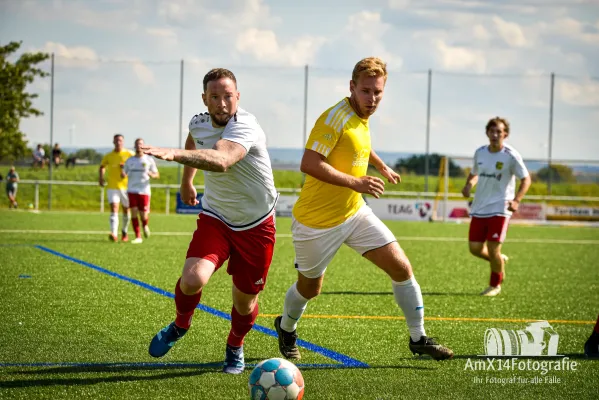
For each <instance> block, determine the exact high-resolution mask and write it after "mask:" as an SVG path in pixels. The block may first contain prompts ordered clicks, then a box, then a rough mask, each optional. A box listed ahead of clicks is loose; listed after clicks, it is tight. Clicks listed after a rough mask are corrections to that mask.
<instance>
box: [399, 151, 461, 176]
mask: <svg viewBox="0 0 599 400" xmlns="http://www.w3.org/2000/svg"><path fill="white" fill-rule="evenodd" d="M441 158H442V156H440V155H439V154H436V153H433V154H429V156H428V165H429V175H438V174H439V167H440V166H441ZM425 164H426V156H425V155H424V154H420V155H413V156H411V157H410V158H401V159H399V160H397V162H396V163H395V169H396V170H398V171H407V172H411V173H414V174H417V175H424V173H425ZM449 176H452V177H456V176H464V171H463V170H462V169H461V168H460V166H459V165H457V164H456V163H454V162H453V161H452V160H451V159H450V160H449Z"/></svg>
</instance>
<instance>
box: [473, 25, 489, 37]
mask: <svg viewBox="0 0 599 400" xmlns="http://www.w3.org/2000/svg"><path fill="white" fill-rule="evenodd" d="M472 36H473V37H474V38H475V39H476V40H481V41H488V40H489V39H491V34H490V33H489V31H488V30H487V28H485V27H484V26H483V25H481V24H476V25H474V26H473V27H472Z"/></svg>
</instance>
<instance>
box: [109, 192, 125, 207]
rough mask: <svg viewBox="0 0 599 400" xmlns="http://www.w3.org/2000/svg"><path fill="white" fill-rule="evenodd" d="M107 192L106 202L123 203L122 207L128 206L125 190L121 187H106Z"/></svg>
mask: <svg viewBox="0 0 599 400" xmlns="http://www.w3.org/2000/svg"><path fill="white" fill-rule="evenodd" d="M106 193H107V194H108V204H114V203H116V204H119V203H123V207H125V208H129V197H128V196H127V191H126V190H121V189H106Z"/></svg>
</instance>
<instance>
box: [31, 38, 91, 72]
mask: <svg viewBox="0 0 599 400" xmlns="http://www.w3.org/2000/svg"><path fill="white" fill-rule="evenodd" d="M39 51H43V52H45V53H54V56H55V60H54V61H55V63H56V65H59V66H63V67H85V68H96V67H97V66H98V55H97V54H96V52H95V51H94V50H93V49H91V48H89V47H86V46H71V47H68V46H66V45H64V44H62V43H56V42H46V44H45V45H44V47H42V48H41V49H39Z"/></svg>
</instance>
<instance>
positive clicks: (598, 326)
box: [593, 317, 599, 333]
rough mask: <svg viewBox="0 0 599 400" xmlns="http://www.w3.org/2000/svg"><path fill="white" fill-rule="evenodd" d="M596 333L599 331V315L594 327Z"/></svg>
mask: <svg viewBox="0 0 599 400" xmlns="http://www.w3.org/2000/svg"><path fill="white" fill-rule="evenodd" d="M593 330H594V331H595V332H596V333H599V317H597V323H596V324H595V328H594V329H593Z"/></svg>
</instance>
